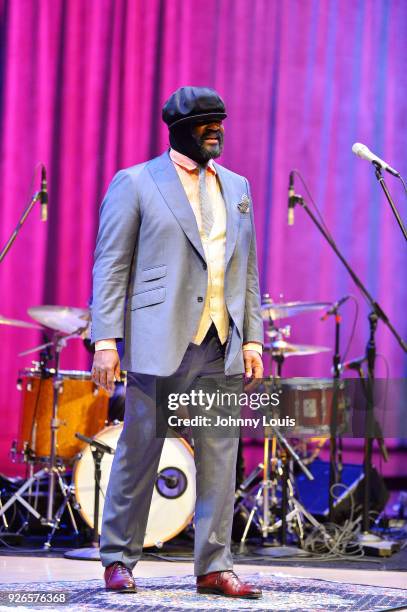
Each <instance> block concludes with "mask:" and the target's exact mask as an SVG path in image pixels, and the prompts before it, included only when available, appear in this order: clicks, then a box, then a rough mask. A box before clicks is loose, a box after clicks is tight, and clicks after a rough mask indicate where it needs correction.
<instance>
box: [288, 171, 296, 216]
mask: <svg viewBox="0 0 407 612" xmlns="http://www.w3.org/2000/svg"><path fill="white" fill-rule="evenodd" d="M294 196H295V191H294V172H293V171H292V170H291V172H290V178H289V182H288V216H287V221H288V225H294V207H295V198H294Z"/></svg>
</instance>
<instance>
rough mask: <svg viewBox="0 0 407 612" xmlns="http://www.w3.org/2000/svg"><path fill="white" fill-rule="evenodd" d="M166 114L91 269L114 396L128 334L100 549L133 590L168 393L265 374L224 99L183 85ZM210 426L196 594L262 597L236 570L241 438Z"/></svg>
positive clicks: (118, 179) (199, 509) (105, 374)
mask: <svg viewBox="0 0 407 612" xmlns="http://www.w3.org/2000/svg"><path fill="white" fill-rule="evenodd" d="M162 117H163V120H164V121H165V123H166V124H167V125H168V128H169V138H170V143H171V148H170V150H169V151H166V152H165V153H163V154H162V155H161V156H159V157H157V158H155V159H153V160H151V161H148V162H145V163H143V164H139V165H137V166H133V167H131V168H128V169H126V170H121V171H120V172H118V173H117V174H116V176H115V177H114V179H113V181H112V183H111V184H110V186H109V189H108V192H107V194H106V196H105V199H104V201H103V203H102V207H101V213H100V226H99V233H98V238H97V245H96V251H95V265H94V272H93V283H94V284H93V306H92V340H93V341H94V342H95V343H96V352H95V358H94V363H93V369H92V375H93V379H94V381H95V382H96V383H98V384H100V385H102V386H103V387H105V388H107V389H109V390H111V389H112V388H113V385H114V378H115V377H116V378H118V377H119V373H120V362H119V357H118V353H117V351H116V350H115V349H116V344H115V343H116V340H117V339H121V338H123V337H124V339H125V350H124V357H123V360H122V366H123V368H124V369H126V370H127V371H128V386H127V393H126V408H125V419H124V427H123V433H122V435H121V437H120V440H119V442H118V446H117V450H116V454H115V457H114V461H113V466H112V471H111V477H110V481H109V486H108V491H107V495H106V501H105V506H104V514H103V522H102V533H101V546H100V556H101V560H102V563H103V565H104V567H105V568H106V569H105V582H106V588H107V589H109V590H114V591H121V592H135V591H136V586H135V582H134V578H133V576H132V569H133V567H134V566H135V564H136V563H137V561H138V559H139V558H140V556H141V552H142V547H143V541H144V535H145V531H146V525H147V519H148V512H149V507H150V503H151V497H152V493H153V489H154V484H155V479H156V475H157V469H158V464H159V459H160V453H161V449H162V446H163V442H164V438H163V436H160V435H157V430H156V417H157V418H159V417H160V415H162V414H164V408H163V407H162V406H161V405H160V401H159V397H162V394H163V389H164V388H166V389H167V388H171V389H172V390H173V389H176V390H177V391H179V392H185V391H188V390H191V389H194V388H197V387H199V386H202V385H204V386H205V389H206V390H208V389H210V390H211V391H213V392H215V391H216V390H219V389H225V390H226V391H232V392H237V391H239V390H241V389H242V380H243V377H242V375H243V373H244V372H245V373H246V375H247V376H255V377H261V376H262V375H263V366H262V359H261V352H262V343H263V324H262V317H261V311H260V293H259V282H258V271H257V257H256V238H255V230H254V221H253V210H252V203H251V198H250V191H249V185H248V182H247V180H246V179H245V178H244V177H242V176H239V175H237V174H234V173H233V172H231V171H230V170H227V169H226V168H224V167H222V166H220V165H218V164H216V163H214V161H213V159H214V158H216V157H219V155H220V154H221V153H222V149H223V135H224V128H223V125H222V121H223V119H225V117H226V112H225V105H224V103H223V101H222V99H221V98H220V96H219V95H218V94H217V93H216V92H215V91H214V90H212V89H209V88H204V87H181V88H180V89H178V90H177V91H176V92H175V93H173V94H172V95H171V97H170V98H169V99H168V101H167V102H166V104H165V105H164V107H163V111H162ZM190 410H191V408H190ZM212 413H213V414H214V415H217V416H221V417H224V416H229V415H232V416H238V415H239V406H237V405H236V406H222V405H216V406H214V407H213V408H212ZM203 429H204V428H202V427H201V428H200V427H196V428H193V437H194V454H195V464H196V471H197V473H196V486H197V498H196V509H195V574H196V576H197V590H198V592H200V593H217V594H222V595H227V596H231V597H246V598H258V597H261V591H260V590H259V589H258V588H256V587H253V586H251V585H249V584H246V583H243V582H241V581H240V580H239V578H238V577H237V576H236V574H234V572H233V571H232V567H233V562H232V555H231V551H230V540H231V529H232V519H233V509H234V491H235V465H236V454H237V447H238V433H235V435H234V437H219V435H218V436H216V435H215V434H214V435H211V433H210V432H208V431H206V432H205V431H203ZM163 520H165V517H163Z"/></svg>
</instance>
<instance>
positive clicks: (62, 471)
mask: <svg viewBox="0 0 407 612" xmlns="http://www.w3.org/2000/svg"><path fill="white" fill-rule="evenodd" d="M330 306H331V303H328V302H286V303H283V302H281V303H274V302H273V301H272V300H271V299H270V298H269V296H268V295H266V296H264V300H263V304H262V315H263V320H264V322H265V324H266V336H267V337H268V338H269V342H268V343H267V344H266V346H265V350H266V352H268V353H269V354H270V356H271V367H272V369H273V370H274V371H273V372H272V376H271V377H270V378H269V379H267V380H268V382H267V385H268V386H270V385H272V386H273V388H275V385H277V387H278V388H279V389H280V390H281V389H283V391H284V393H283V395H284V398H285V405H284V411H285V412H284V413H285V414H287V415H294V416H298V415H299V414H300V415H301V418H300V419H298V422H299V423H301V425H299V426H298V429H295V428H294V430H293V431H292V432H290V436H291V435H292V436H293V437H294V438H295V437H301V436H303V435H312V436H313V437H314V439H315V437H317V438H316V439H317V440H322V443H323V441H324V440H325V439H326V438H327V437H328V436H329V432H330V419H331V412H330V410H331V406H332V398H333V384H332V380H331V379H323V380H313V381H310V379H282V370H283V366H284V362H285V360H286V359H287V358H289V357H293V356H307V355H315V354H318V353H322V352H325V351H329V350H330V349H329V348H327V347H323V346H312V345H303V344H293V343H291V342H290V341H288V338H289V337H290V334H291V327H290V326H289V325H286V326H285V327H278V326H277V323H278V322H279V321H280V320H281V319H286V318H291V317H294V316H297V315H301V314H303V313H309V312H312V311H319V310H322V309H326V308H329V307H330ZM28 314H29V315H30V317H31V318H32V319H33V320H34V323H31V322H27V321H19V320H14V319H6V318H4V317H1V316H0V326H1V325H10V326H15V327H20V328H23V329H24V328H25V329H36V330H42V331H44V332H45V331H46V330H52V333H53V338H52V341H50V342H46V343H44V344H41V345H39V346H36V347H34V348H32V349H30V350H27V351H24V352H23V353H20V355H21V356H24V355H28V354H30V353H34V352H38V351H40V356H41V358H40V361H39V362H33V364H34V367H32V368H26V369H23V370H21V371H20V372H19V375H18V380H17V388H18V389H19V390H20V391H21V418H20V427H19V432H18V437H17V440H15V441H14V442H13V446H12V452H11V454H12V458H13V460H14V461H16V462H23V463H25V464H27V466H28V478H27V479H26V480H25V482H23V484H22V486H21V487H20V488H19V489H18V490H17V491H16V492H15V493H14V494H13V495H12V496H11V497H10V498H9V499H8V500H7V501H6V502H5V503H2V500H1V497H0V519H1V520H2V521H3V525H4V527H5V528H7V527H8V524H7V519H6V512H7V510H8V509H9V508H10V507H11V506H12V505H13V504H17V502H18V503H20V504H21V505H22V506H23V508H25V510H26V511H27V515H26V516H27V521H26V525H28V518H29V515H30V514H31V515H32V516H34V517H35V518H36V519H38V520H39V521H40V522H41V524H42V525H44V526H46V527H47V528H50V531H49V533H48V537H47V540H46V543H45V544H44V547H45V548H50V547H51V543H52V540H53V538H54V534H55V531H56V530H57V529H59V528H60V526H61V520H62V515H63V514H64V512H65V510H67V511H68V513H69V517H70V521H71V524H72V528H73V530H74V532H75V533H76V534H77V533H78V527H77V522H76V519H75V513H74V510H77V511H79V513H80V515H81V517H82V518H83V520H84V521H85V523H86V524H87V525H88V526H89V527H90V528H91V529H93V531H94V537H93V544H94V545H95V546H96V545H97V540H98V535H99V531H100V528H99V527H100V519H101V516H102V512H103V504H104V497H105V493H106V488H107V482H108V479H109V474H110V469H111V465H112V458H113V455H114V452H115V448H116V445H117V442H118V439H119V436H120V433H121V431H122V428H123V424H122V423H119V422H117V421H116V422H113V423H112V422H110V423H109V421H108V414H109V400H110V398H109V395H108V394H107V393H106V392H105V391H104V390H103V389H101V388H100V387H97V386H96V385H95V383H94V382H93V381H92V380H91V375H90V372H82V371H70V370H69V371H68V370H61V369H60V357H61V352H62V351H63V348H64V347H65V346H66V344H67V342H68V341H69V340H70V339H72V338H82V339H83V340H84V341H87V342H88V343H89V342H90V332H89V329H90V313H89V310H87V309H81V308H71V307H62V306H38V307H32V308H29V309H28ZM51 356H53V362H54V367H52V368H51V367H48V361H50V359H51ZM123 382H124V385H125V382H126V375H125V373H123V380H122V383H123ZM264 384H266V383H264ZM268 390H269V389H268ZM340 407H341V409H340V411H339V413H340V418H339V425H341V424H342V422H344V421H345V416H344V415H345V412H346V402H342V403H340ZM339 429H340V427H339ZM337 430H338V427H337ZM318 436H319V437H318ZM321 446H322V444H321ZM303 459H304V458H301V457H300V456H299V454H298V453H297V452H296V449H295V448H294V447H293V446H292V444H291V443H290V442H289V441H288V440H287V439H286V438H285V437H284V436H283V435H282V433H281V432H280V431H279V430H278V429H276V428H273V427H271V426H270V427H266V429H265V432H264V460H263V462H262V463H261V464H259V465H258V466H257V467H256V469H255V470H254V472H252V474H250V475H249V476H248V477H247V478H246V480H245V481H244V482H243V483H242V484H241V485H240V486H239V488H238V490H237V492H236V510H239V509H242V508H244V509H245V511H246V512H247V524H246V526H245V529H244V532H243V535H242V538H241V543H242V544H244V543H245V540H246V538H247V535H248V533H249V529H250V527H251V526H252V525H254V526H256V528H257V532H258V533H260V534H261V536H262V538H263V540H264V541H266V540H267V539H269V538H270V535H272V534H274V533H275V532H276V530H278V529H279V528H280V527H281V529H282V534H283V543H285V539H286V536H285V534H286V531H287V525H288V528H291V527H293V529H294V528H295V525H294V523H295V524H296V526H297V527H299V528H300V530H301V528H302V527H301V517H302V519H304V518H305V519H306V520H308V521H309V522H311V523H312V524H313V525H314V526H315V525H316V524H317V523H316V521H315V519H314V518H313V517H312V516H311V515H309V513H307V511H306V510H305V508H304V507H303V506H302V505H301V504H300V502H299V501H298V500H297V499H296V498H295V495H294V487H293V484H292V479H291V477H290V474H289V464H292V462H294V463H295V464H297V466H298V467H299V468H300V469H301V470H302V471H303V472H304V473H305V474H306V476H307V477H308V478H310V479H312V478H313V476H312V474H311V473H310V471H309V469H308V468H307V465H306V463H307V461H305V460H303ZM68 477H69V479H68ZM259 477H261V479H260V482H259ZM44 479H45V480H46V483H47V491H48V492H47V503H46V512H43V514H41V512H40V511H39V509H38V505H37V503H36V496H37V495H38V490H39V486H40V483H42V484H43V483H44ZM279 480H281V483H282V489H281V486H280V487H279ZM277 488H279V489H280V490H282V505H283V508H282V511H281V512H280V511H279V512H277V509H276V505H278V500H277V494H276V491H277ZM57 494H58V496H59V499H60V497H61V495H62V503H61V504H60V505H59V507H58V508H57V509H56V502H57ZM100 494H101V495H100ZM194 502H195V465H194V454H193V441H191V444H189V443H188V442H187V441H186V440H185V439H184V438H182V437H180V436H175V437H174V436H172V437H169V438H168V439H166V441H165V443H164V447H163V451H162V455H161V460H160V464H159V468H158V473H157V479H156V484H155V488H154V494H153V499H152V503H151V508H150V515H149V519H148V525H147V531H146V536H145V541H144V546H145V547H151V546H158V547H161V546H162V544H163V543H164V542H166V541H168V540H170V539H171V538H173V537H174V536H176V535H177V534H179V533H180V532H181V531H182V530H184V529H185V527H186V526H187V525H189V524H191V523H192V518H193V512H194ZM163 519H164V520H163ZM321 528H322V527H321ZM322 529H323V528H322Z"/></svg>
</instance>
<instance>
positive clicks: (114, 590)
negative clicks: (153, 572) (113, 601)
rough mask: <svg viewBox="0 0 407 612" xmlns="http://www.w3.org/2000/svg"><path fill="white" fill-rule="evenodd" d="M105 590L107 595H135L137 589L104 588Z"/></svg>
mask: <svg viewBox="0 0 407 612" xmlns="http://www.w3.org/2000/svg"><path fill="white" fill-rule="evenodd" d="M105 590H106V591H108V592H109V593H137V589H131V588H129V589H112V588H109V587H105Z"/></svg>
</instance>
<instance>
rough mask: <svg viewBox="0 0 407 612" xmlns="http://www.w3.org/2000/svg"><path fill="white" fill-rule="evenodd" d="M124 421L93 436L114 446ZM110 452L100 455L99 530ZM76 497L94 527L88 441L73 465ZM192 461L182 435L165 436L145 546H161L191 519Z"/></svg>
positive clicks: (193, 479) (192, 494)
mask: <svg viewBox="0 0 407 612" xmlns="http://www.w3.org/2000/svg"><path fill="white" fill-rule="evenodd" d="M122 430H123V424H122V423H120V424H119V425H113V426H111V427H107V428H106V429H103V430H102V431H101V432H100V433H98V434H97V435H96V436H95V439H96V440H99V441H100V442H104V443H105V444H108V445H109V446H111V447H112V448H116V446H117V442H118V440H119V437H120V434H121V432H122ZM112 462H113V455H110V454H108V453H105V454H104V455H103V458H102V464H101V470H102V478H101V494H100V497H99V533H100V526H101V523H102V513H103V507H104V501H105V495H106V489H107V483H108V481H109V476H110V470H111V467H112ZM73 478H74V482H75V496H76V501H77V502H78V503H79V504H80V509H79V512H80V513H81V515H82V517H83V518H84V520H85V521H86V523H87V524H88V525H89V527H91V528H93V512H94V495H95V490H94V463H93V457H92V451H91V448H90V446H89V445H87V446H86V447H85V449H84V450H83V452H82V456H81V457H80V458H79V459H78V461H77V462H76V464H75V467H74V473H73ZM195 495H196V489H195V462H194V456H193V452H192V449H191V447H190V446H189V444H188V443H187V442H185V440H183V439H182V438H177V437H174V438H166V439H165V441H164V446H163V450H162V453H161V458H160V463H159V466H158V475H157V480H156V483H155V487H154V492H153V498H152V501H151V506H150V513H149V516H148V523H147V531H146V535H145V538H144V548H148V547H150V546H157V545H158V546H160V544H161V543H162V542H167V541H168V540H171V538H173V537H175V536H176V535H177V534H178V533H180V532H181V531H182V530H183V529H185V527H186V526H187V525H188V523H190V522H191V520H192V517H193V514H194V508H195Z"/></svg>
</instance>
